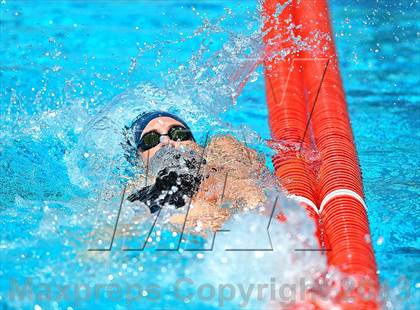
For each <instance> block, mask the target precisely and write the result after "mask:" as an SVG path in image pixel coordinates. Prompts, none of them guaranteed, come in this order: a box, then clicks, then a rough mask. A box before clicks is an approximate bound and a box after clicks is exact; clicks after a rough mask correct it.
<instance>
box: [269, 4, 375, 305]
mask: <svg viewBox="0 0 420 310" xmlns="http://www.w3.org/2000/svg"><path fill="white" fill-rule="evenodd" d="M282 2H286V1H280V0H265V2H264V3H263V14H264V28H263V31H264V42H265V45H266V55H265V61H264V66H265V77H266V94H267V105H268V109H269V124H270V128H271V131H272V136H273V138H274V139H275V140H276V141H280V143H281V144H282V145H283V146H286V147H283V148H279V152H278V154H277V155H276V156H274V157H273V164H274V167H275V169H276V175H277V176H278V178H279V180H280V181H281V183H282V184H283V186H284V187H285V188H286V190H287V191H288V192H289V193H291V194H293V195H297V196H302V197H305V198H306V199H309V200H310V201H312V202H313V203H314V204H315V206H316V207H317V208H318V210H316V209H313V206H312V212H311V216H312V217H313V218H315V219H316V218H317V214H316V213H318V214H319V215H320V217H321V223H322V225H320V226H319V230H318V236H320V235H322V234H320V230H321V231H322V232H323V233H324V234H325V235H326V240H328V242H329V247H330V248H331V251H328V252H327V257H328V263H329V265H331V266H336V267H338V268H339V269H340V270H341V271H342V272H344V273H346V274H347V275H349V276H351V277H352V278H353V279H355V281H356V282H357V285H358V286H360V288H363V289H365V288H366V287H368V289H369V291H370V293H371V294H370V295H369V296H368V297H369V298H366V296H365V295H363V294H362V293H361V292H360V290H357V289H356V290H355V291H354V292H352V296H351V297H352V298H353V299H352V302H351V303H349V302H348V301H347V300H346V301H343V300H342V299H340V298H343V294H344V293H343V292H341V293H340V294H339V295H338V296H337V299H336V302H337V303H338V304H339V305H340V307H342V308H347V307H349V308H357V309H375V308H377V307H378V301H377V296H378V289H379V284H378V279H377V275H376V263H375V257H374V253H373V249H372V246H371V243H370V231H369V223H368V219H367V213H366V205H365V203H364V201H363V199H364V196H363V183H362V178H361V172H360V167H359V163H358V157H357V153H356V149H355V145H354V140H353V134H352V130H351V125H350V120H349V117H348V111H347V104H346V101H345V94H344V90H343V86H342V82H341V77H340V72H339V68H338V61H337V56H336V53H335V46H334V40H333V35H332V30H331V25H330V20H329V12H328V6H327V3H326V1H325V0H303V1H293V0H292V1H290V2H289V3H288V4H287V5H286V6H285V8H284V9H283V10H282V11H281V10H280V11H277V9H279V8H282V7H283V5H284V4H285V3H282ZM290 37H295V38H301V39H302V40H303V41H304V42H311V44H312V45H314V46H312V47H311V48H309V49H303V50H302V51H300V52H299V53H289V54H287V55H286V56H285V57H283V58H281V56H276V55H279V51H281V50H284V49H286V50H289V51H290V50H293V47H291V46H292V45H293V44H292V43H291V42H290V40H289V38H290ZM299 59H300V60H299ZM303 60H304V61H303ZM308 124H309V127H308V126H307V125H308ZM311 139H312V140H311ZM311 141H312V142H314V143H315V148H316V149H317V150H318V151H319V153H320V156H321V165H320V168H319V173H317V172H316V171H314V169H313V167H312V166H311V165H310V164H309V163H308V161H307V160H306V158H305V157H304V156H300V155H301V152H300V148H299V150H298V151H297V150H296V148H293V147H289V148H287V146H294V145H296V143H301V144H302V147H303V149H310V148H311ZM312 147H313V146H312ZM308 209H311V208H308ZM316 211H317V212H316ZM323 243H325V242H323V241H321V244H323ZM366 278H367V279H369V281H368V282H366ZM367 283H368V284H367ZM362 291H363V290H362ZM345 297H348V294H347V296H345Z"/></svg>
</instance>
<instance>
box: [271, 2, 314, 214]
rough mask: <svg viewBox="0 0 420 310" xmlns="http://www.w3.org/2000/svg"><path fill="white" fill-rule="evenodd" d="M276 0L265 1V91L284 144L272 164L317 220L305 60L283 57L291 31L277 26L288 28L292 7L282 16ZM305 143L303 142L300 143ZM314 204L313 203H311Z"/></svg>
mask: <svg viewBox="0 0 420 310" xmlns="http://www.w3.org/2000/svg"><path fill="white" fill-rule="evenodd" d="M276 4H277V3H276V2H275V1H266V2H264V4H263V5H264V12H265V24H264V31H265V32H266V33H265V36H264V42H265V43H266V50H265V52H266V54H265V59H266V60H265V62H264V65H265V66H264V68H265V79H266V94H267V104H268V109H269V111H270V112H271V113H270V114H269V124H270V128H271V132H272V136H273V138H274V140H275V141H277V142H279V143H280V144H281V146H280V147H277V150H278V153H277V154H276V155H275V156H274V157H273V164H274V167H275V170H276V174H277V177H278V178H279V180H280V182H281V184H282V186H283V187H284V188H285V189H286V190H287V191H288V192H289V193H290V194H293V195H296V196H298V197H303V198H304V199H303V200H306V201H310V202H312V203H311V204H309V203H304V202H303V204H304V205H305V206H306V209H307V211H308V213H309V215H310V216H311V217H312V218H314V219H315V220H316V221H318V219H319V215H318V213H317V210H316V204H317V202H318V198H317V190H316V181H315V173H314V171H313V169H312V167H311V165H310V163H309V162H308V161H307V159H306V158H305V157H304V156H300V151H301V150H300V148H301V147H302V148H303V149H307V148H309V143H310V141H309V137H305V139H303V141H302V137H303V136H304V131H305V127H306V122H307V117H306V110H307V108H306V100H305V94H304V88H303V78H302V70H301V67H302V64H300V63H298V62H296V63H295V62H294V61H293V57H292V55H287V56H285V58H284V59H280V57H279V56H278V53H277V51H278V50H279V49H288V48H293V46H292V44H290V42H289V41H288V40H289V33H286V32H285V33H283V32H278V31H277V30H276V27H281V28H282V29H287V26H288V24H289V23H288V22H287V21H286V19H287V16H288V15H290V14H291V8H289V7H286V8H285V9H284V10H283V12H282V13H281V16H280V17H279V18H277V17H276V16H275V10H276ZM301 144H302V145H301ZM311 205H312V206H311Z"/></svg>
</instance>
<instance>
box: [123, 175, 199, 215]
mask: <svg viewBox="0 0 420 310" xmlns="http://www.w3.org/2000/svg"><path fill="white" fill-rule="evenodd" d="M201 179H202V177H201V175H197V174H196V173H194V174H193V173H180V172H178V171H169V169H168V168H164V169H162V170H161V171H159V173H158V176H157V178H156V181H155V184H152V185H149V186H146V187H143V188H142V189H140V190H138V191H136V192H134V193H133V194H131V195H130V196H128V198H127V200H129V201H130V202H134V201H136V200H139V201H141V202H143V203H145V204H146V205H147V206H148V207H149V209H150V211H151V212H152V213H155V212H157V211H158V210H160V209H161V207H162V206H163V205H164V204H165V203H169V204H171V205H174V206H175V208H181V207H183V206H184V205H185V199H184V198H185V196H187V197H189V198H191V197H192V196H193V195H194V194H195V193H196V192H197V190H198V188H199V186H200V183H201Z"/></svg>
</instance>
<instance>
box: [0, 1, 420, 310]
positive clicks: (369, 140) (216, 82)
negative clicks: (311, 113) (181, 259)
mask: <svg viewBox="0 0 420 310" xmlns="http://www.w3.org/2000/svg"><path fill="white" fill-rule="evenodd" d="M330 5H331V14H332V20H333V24H334V31H335V41H336V45H337V49H338V55H339V60H340V68H341V72H342V77H343V81H344V87H345V90H346V94H347V101H348V106H349V111H350V117H351V120H352V125H353V131H354V136H355V141H356V145H357V150H358V153H359V157H360V165H361V168H362V171H363V180H364V188H365V194H366V200H367V205H368V207H369V210H368V213H369V220H370V227H371V232H372V240H373V245H374V248H375V253H376V259H377V263H378V269H379V276H380V279H381V283H382V286H383V291H384V294H385V301H386V303H387V306H388V307H389V308H401V307H403V308H407V309H414V308H415V307H416V305H417V304H419V301H420V297H419V289H420V288H419V287H420V273H419V271H418V270H419V268H418V262H419V255H420V244H419V240H420V239H419V238H418V232H417V231H418V227H420V220H419V219H420V211H419V210H420V209H419V207H418V201H419V192H420V190H419V181H418V178H419V169H418V167H419V164H420V163H419V161H420V160H419V158H420V156H419V155H420V154H419V150H420V142H419V141H420V140H419V138H420V132H419V128H420V104H419V103H420V91H419V87H418V85H419V83H420V75H419V74H418V69H417V68H418V67H419V65H420V59H419V58H420V57H419V53H418V40H419V23H420V22H419V20H420V19H419V13H418V2H417V1H414V0H412V1H402V2H401V3H396V2H394V1H345V0H341V1H331V3H330ZM256 7H257V3H256V2H254V1H238V2H236V1H217V0H215V1H197V3H195V2H194V1H185V2H183V1H153V2H152V1H140V2H136V3H134V2H129V1H126V2H125V1H122V2H111V1H92V2H89V3H85V2H83V1H55V2H50V1H48V2H47V1H39V2H26V1H4V0H3V1H1V4H0V10H1V16H0V22H1V24H0V27H1V33H0V40H1V43H0V52H1V56H0V63H1V76H0V77H1V87H0V96H1V99H0V100H1V101H0V102H1V104H0V115H1V121H0V127H1V134H0V141H1V144H0V158H1V161H0V200H1V201H2V203H1V205H0V225H1V226H0V231H1V236H0V238H1V239H0V255H1V258H0V297H1V298H2V299H0V305H2V303H4V305H6V304H7V303H8V301H7V293H5V292H7V291H8V286H9V284H10V283H9V278H11V277H18V278H19V277H25V276H34V277H37V276H38V280H39V281H41V282H42V280H43V277H46V275H48V274H51V275H52V276H51V277H52V278H54V279H55V281H62V282H63V283H67V282H68V281H69V279H72V278H73V277H81V275H78V273H77V270H85V269H83V266H81V265H80V264H81V263H83V262H81V261H80V260H78V258H77V257H76V256H72V255H75V253H73V252H71V251H70V252H68V251H67V252H66V249H69V248H71V247H77V246H80V244H82V243H83V242H84V241H86V239H89V238H87V237H83V236H87V235H88V234H89V230H88V229H86V230H84V227H87V226H86V225H87V224H88V223H86V222H88V220H87V219H90V217H89V214H90V213H89V212H90V210H91V209H95V208H97V205H98V204H97V202H96V201H95V200H93V199H92V198H91V197H92V192H93V191H95V189H96V187H95V186H97V185H96V184H95V181H96V180H98V177H99V178H105V179H106V176H105V174H104V173H103V172H102V170H101V169H105V168H104V167H103V166H101V167H100V169H97V170H95V169H93V168H92V167H90V166H89V165H90V164H91V162H89V161H87V162H86V165H87V166H86V167H87V168H86V171H89V173H88V174H86V173H85V174H83V173H82V172H80V171H79V170H77V169H76V168H75V166H78V165H79V166H78V167H79V168H80V166H81V167H82V168H83V165H84V162H82V163H81V162H80V161H75V160H74V158H78V157H77V156H78V155H80V154H82V155H84V154H88V155H89V154H90V153H89V152H90V151H91V149H92V147H91V145H90V144H89V143H91V142H92V139H95V138H96V139H98V138H99V135H98V134H95V131H93V134H90V133H92V131H87V128H90V127H89V126H90V125H89V124H91V123H89V122H91V120H92V119H95V118H96V119H97V118H98V115H103V114H104V113H105V115H114V116H115V115H118V116H116V117H118V121H119V122H121V123H124V122H126V121H128V120H129V119H130V118H132V117H133V116H134V115H135V112H136V111H135V109H134V110H133V109H131V110H127V112H126V113H125V112H123V113H118V111H114V110H112V109H113V107H114V106H115V105H112V104H111V105H110V102H112V99H113V98H114V97H115V96H116V95H119V94H121V93H124V92H126V91H127V90H129V89H132V88H133V87H136V86H138V85H142V86H141V87H140V89H139V92H141V93H142V96H143V97H141V96H140V97H136V98H145V99H144V100H148V99H150V96H149V93H148V92H147V91H146V90H147V89H149V90H150V89H151V90H150V92H151V93H156V89H163V90H165V91H168V92H170V93H172V91H174V90H175V91H176V92H177V93H176V96H177V97H176V98H182V99H185V100H186V103H185V105H186V106H187V107H188V109H189V110H188V111H191V114H188V111H187V112H185V111H184V112H181V113H184V115H183V116H184V117H186V118H187V119H188V120H189V121H190V122H194V121H195V124H194V125H195V127H196V128H198V129H199V131H200V130H201V131H203V132H204V131H205V130H204V128H207V129H208V128H209V126H208V123H209V122H210V119H217V125H216V126H215V127H216V128H218V129H219V130H222V129H223V128H228V129H231V128H233V129H232V130H234V129H237V128H242V129H243V130H245V131H246V132H247V130H249V132H252V131H253V132H257V133H258V134H259V135H260V136H261V137H262V138H263V139H268V138H269V128H268V125H267V121H266V120H267V110H266V107H265V99H264V96H265V95H264V79H263V78H262V75H261V73H262V70H261V68H257V69H256V73H254V74H253V76H252V77H251V79H250V80H249V82H248V83H247V84H246V86H245V87H244V89H242V91H241V93H240V95H239V96H237V95H235V90H236V89H238V88H237V85H233V90H231V89H228V90H226V89H224V88H223V85H224V84H226V81H225V80H224V77H223V74H221V73H226V72H227V71H229V70H227V69H226V68H229V66H230V67H234V68H236V67H238V64H241V63H242V62H241V61H240V59H243V58H247V57H249V58H250V59H252V53H253V52H256V53H258V51H259V45H258V43H257V42H254V41H252V40H251V42H247V41H246V40H245V38H247V37H251V38H253V37H255V33H256V32H257V31H258V27H259V26H260V24H259V23H260V20H259V17H258V14H256ZM232 42H236V43H237V44H236V45H235V44H232ZM225 46H228V47H232V46H233V47H234V46H239V47H237V48H236V49H235V48H233V51H232V52H231V53H230V54H229V53H228V50H224V49H223V47H225ZM247 48H248V50H247ZM220 51H222V52H220ZM218 53H219V54H218ZM235 53H236V54H235ZM251 62H252V61H251ZM218 65H223V66H225V67H223V68H221V69H220V70H218V68H217V66H218ZM244 67H245V68H249V66H247V64H246V63H245V65H244ZM201 68H205V69H206V70H204V71H203V72H202V73H200V69H201ZM209 68H210V69H211V70H210V69H209ZM213 69H214V70H213ZM199 74H200V75H199ZM150 83H151V84H153V85H152V86H150V88H147V87H146V88H144V87H145V86H144V85H149V84H150ZM227 85H229V84H227ZM161 97H164V98H165V100H166V101H165V102H168V101H169V103H167V105H168V106H170V107H171V108H173V109H176V105H173V101H174V100H172V103H171V97H170V95H167V94H166V93H164V94H163V95H162V96H161ZM128 98H129V99H124V100H125V101H124V100H123V101H124V102H125V103H124V104H126V106H127V107H130V108H132V107H133V106H135V105H139V106H141V105H145V106H147V104H149V105H150V102H149V103H147V104H146V103H145V102H130V100H131V99H130V98H131V95H128ZM168 98H169V99H168ZM172 99H173V98H172ZM133 100H134V99H133ZM136 100H137V99H136ZM120 101H121V100H120ZM134 101H135V100H134ZM117 102H118V100H117ZM158 104H159V103H158ZM195 107H196V108H195ZM194 109H196V110H194ZM104 111H105V112H104ZM101 113H102V114H101ZM106 113H108V114H106ZM118 126H119V125H118ZM118 126H117V127H118ZM86 132H88V133H87V134H86ZM202 136H203V134H202V135H201V136H200V137H201V138H202ZM106 139H110V141H111V142H110V144H112V143H113V144H112V145H115V143H116V142H115V141H113V140H112V139H113V136H111V135H109V136H106ZM106 143H107V141H103V145H106ZM103 145H102V146H101V145H100V146H98V147H102V148H103V149H104V146H103ZM256 145H258V143H256V144H255V146H256ZM95 147H96V146H95ZM111 149H112V148H111ZM263 151H264V150H263ZM104 152H106V150H105V149H104ZM104 154H105V153H104ZM104 156H105V155H104ZM110 156H111V155H110ZM105 157H106V156H105ZM90 158H91V157H90ZM121 164H122V163H121ZM114 172H115V171H114ZM114 172H113V173H111V176H114V175H115V176H118V172H115V173H114ZM101 181H102V180H101ZM116 187H117V186H116ZM75 209H76V210H77V212H76V213H75ZM85 216H86V218H87V219H85V220H84V218H85ZM60 218H62V219H66V221H69V222H66V223H62V222H61V221H60ZM72 221H74V222H76V223H80V239H81V240H79V239H78V238H75V237H74V236H73V235H72V237H71V238H66V239H60V238H55V239H54V238H52V237H51V236H54V235H55V234H57V235H59V234H60V233H61V232H63V231H66V229H70V230H71V229H74V227H75V225H74V222H72ZM84 221H85V222H84ZM85 224H86V225H85ZM76 226H77V225H76ZM72 238H73V239H72ZM70 239H71V240H70ZM63 240H66V242H67V241H68V242H69V243H66V244H62V241H63ZM63 253H69V254H66V255H64V256H63ZM114 255H115V257H114V258H115V261H116V262H121V256H122V254H118V253H117V254H114ZM118 255H120V256H118ZM63 259H65V260H67V261H65V262H64V263H65V264H64V266H66V269H65V270H63V269H62V268H63V264H59V263H58V262H59V261H61V260H63ZM144 259H146V258H144ZM148 259H152V258H151V257H148ZM139 261H140V258H139ZM170 263H174V262H169V263H168V264H169V265H165V264H166V263H165V260H164V258H162V261H161V263H160V264H161V265H165V266H170ZM174 264H175V266H179V265H176V264H177V263H174ZM182 264H183V263H182ZM49 266H50V267H49ZM182 266H184V265H182ZM283 266H284V265H283ZM107 268H109V270H110V274H109V275H107V274H104V275H102V274H101V275H96V279H97V281H98V282H99V283H100V281H101V279H102V278H104V279H105V280H106V279H108V280H109V276H110V275H115V273H114V271H115V272H117V270H120V269H121V266H112V264H111V263H109V266H108V267H107V265H104V263H103V262H98V272H99V271H104V270H107ZM129 268H131V266H129V267H128V269H129ZM60 270H62V271H64V273H62V274H60ZM139 272H140V271H139ZM37 273H38V274H37ZM161 273H162V274H165V273H167V270H166V269H165V270H161ZM127 274H131V275H132V271H131V272H128V273H127ZM89 277H92V275H89ZM149 277H153V275H152V274H149ZM81 278H82V279H83V277H81ZM158 279H159V281H163V280H162V279H160V278H158ZM146 284H147V283H146ZM35 304H37V305H41V306H42V305H43V303H42V300H41V301H39V300H38V301H37V302H34V303H32V304H31V303H29V304H23V305H15V306H16V307H25V308H33V307H34V305H35ZM99 305H101V306H102V307H104V304H102V303H100V302H99ZM111 305H112V306H111ZM171 305H172V306H178V307H180V306H181V305H185V304H184V303H180V304H175V303H174V304H171ZM67 306H71V304H66V303H65V302H59V303H55V304H54V303H53V304H48V305H47V306H44V307H43V308H54V307H56V308H57V307H58V308H63V309H66V308H67ZM105 306H106V307H109V308H111V307H113V308H122V307H123V306H124V305H122V304H121V305H118V304H115V303H114V304H112V303H108V304H105ZM154 306H155V307H158V306H159V305H156V304H154ZM161 306H163V305H161ZM73 307H74V309H77V308H78V307H76V306H74V305H73ZM80 307H82V308H83V307H86V304H83V302H81V306H80ZM166 307H168V305H166ZM200 307H202V308H205V307H207V308H212V307H214V305H213V304H212V303H205V302H204V303H202V304H200Z"/></svg>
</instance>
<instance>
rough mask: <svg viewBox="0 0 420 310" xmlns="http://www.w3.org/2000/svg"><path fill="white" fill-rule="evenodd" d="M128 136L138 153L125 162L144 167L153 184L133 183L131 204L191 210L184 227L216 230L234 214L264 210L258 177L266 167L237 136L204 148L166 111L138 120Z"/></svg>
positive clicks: (178, 218)
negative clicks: (251, 210)
mask: <svg viewBox="0 0 420 310" xmlns="http://www.w3.org/2000/svg"><path fill="white" fill-rule="evenodd" d="M126 132H129V133H130V134H129V136H130V135H131V139H130V138H128V139H127V145H128V146H129V147H131V148H133V149H135V155H134V156H130V155H128V156H127V159H128V160H129V161H130V162H132V163H133V162H134V163H136V164H140V165H143V167H144V169H143V170H144V171H145V174H147V175H143V176H142V178H143V180H145V179H148V183H149V185H148V184H145V182H143V184H141V182H140V181H139V179H138V180H136V181H135V182H131V183H130V184H129V187H128V190H129V196H128V200H129V201H130V202H141V203H143V204H144V205H146V206H147V207H148V209H149V210H150V212H151V213H155V212H157V211H158V210H160V209H161V208H163V207H164V206H167V205H172V206H175V208H182V207H185V208H186V207H187V206H188V205H190V209H189V213H188V218H187V221H186V227H190V228H196V227H197V226H199V227H200V228H201V229H203V230H205V229H211V230H213V231H214V230H216V229H219V228H220V227H221V225H222V224H223V223H224V222H225V221H226V220H227V219H228V218H229V216H230V215H231V214H233V213H235V212H237V211H239V210H244V209H254V208H257V207H258V206H262V205H263V203H264V201H265V197H264V193H263V191H262V189H261V186H259V185H258V178H259V176H261V175H263V174H264V173H265V172H267V171H266V170H267V169H266V168H265V163H264V161H263V160H262V159H261V158H260V157H259V156H258V154H257V152H256V151H255V150H253V149H250V148H248V147H246V146H245V145H244V144H243V143H241V142H239V141H238V140H236V139H235V138H234V137H233V136H231V135H226V136H216V137H213V138H212V139H211V140H210V141H209V143H208V144H207V147H202V146H200V145H199V144H197V143H196V141H195V139H194V136H193V134H192V132H191V130H190V128H189V126H188V125H187V123H186V122H185V121H183V120H182V119H181V118H179V117H178V116H176V115H173V114H170V113H168V112H162V111H152V112H147V113H143V114H141V115H139V116H138V117H137V118H136V119H135V120H134V121H133V123H132V124H131V126H129V127H126ZM184 220H185V215H179V214H178V215H173V216H172V217H171V218H170V222H171V223H172V224H174V225H182V223H183V222H184Z"/></svg>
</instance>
